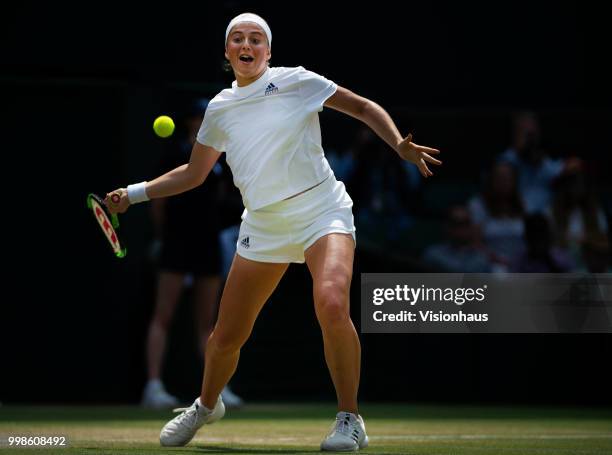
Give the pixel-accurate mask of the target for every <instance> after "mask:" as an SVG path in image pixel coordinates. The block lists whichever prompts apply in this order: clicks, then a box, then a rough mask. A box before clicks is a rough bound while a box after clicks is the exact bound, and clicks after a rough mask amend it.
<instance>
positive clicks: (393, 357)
mask: <svg viewBox="0 0 612 455" xmlns="http://www.w3.org/2000/svg"><path fill="white" fill-rule="evenodd" d="M20 5H21V6H15V5H13V6H11V7H9V8H8V9H3V11H2V15H1V16H0V44H1V50H2V54H1V56H2V57H1V61H0V95H1V99H2V104H1V109H0V115H1V116H2V118H1V120H2V125H3V141H2V146H1V147H2V150H3V152H4V157H5V162H4V164H3V166H2V169H3V170H4V172H3V174H4V179H3V183H4V186H5V187H6V188H5V194H7V193H8V195H9V197H8V198H5V210H4V214H3V219H4V220H5V222H4V226H5V229H6V231H5V242H4V245H5V249H4V251H5V255H4V258H5V261H4V262H5V267H4V271H3V290H2V291H3V298H2V307H1V308H2V309H1V310H0V330H1V335H0V337H1V338H0V341H1V344H0V359H1V360H2V363H1V364H0V401H1V402H4V403H12V402H20V403H21V402H36V403H39V402H44V403H68V402H88V403H90V402H97V403H117V402H131V403H135V402H137V401H138V400H139V398H140V391H141V388H142V386H143V384H144V380H145V369H144V358H143V357H144V355H143V352H144V339H145V333H146V325H147V322H148V318H149V316H150V314H151V309H152V303H153V300H152V287H153V278H154V276H153V270H152V267H151V264H150V263H149V262H148V260H147V247H148V244H149V242H150V240H151V238H152V232H151V230H152V227H151V225H150V223H149V222H148V212H147V209H146V207H145V206H142V207H140V206H139V207H137V208H133V209H132V210H131V211H130V212H129V213H127V214H126V215H125V216H124V217H123V218H122V224H123V226H124V232H125V235H126V238H127V243H128V245H129V249H130V254H129V255H128V257H127V258H126V259H125V260H123V261H118V260H115V258H113V257H112V255H111V254H110V253H109V251H108V246H107V245H106V244H105V243H104V242H105V241H104V239H103V238H102V237H101V236H100V235H99V233H98V232H97V229H98V228H97V226H95V225H94V223H93V222H92V220H91V219H90V217H91V215H90V214H89V212H87V210H85V196H86V194H87V193H88V192H92V191H93V192H98V193H102V194H103V193H105V192H107V191H109V190H111V189H113V188H115V187H118V186H124V185H126V184H127V183H131V182H136V181H141V180H144V179H149V178H151V177H152V172H153V169H154V168H155V165H156V162H157V159H158V157H159V154H160V151H161V148H162V146H163V141H162V140H160V139H158V138H155V137H154V136H153V134H152V132H151V123H152V120H153V119H154V118H155V117H156V116H157V115H159V114H160V113H168V114H170V115H176V113H177V112H178V109H179V108H178V106H179V104H180V102H181V100H184V99H186V98H189V97H191V96H193V95H205V96H213V95H214V94H215V93H217V92H218V91H219V90H220V89H221V88H223V87H225V86H227V85H229V83H231V81H232V79H233V78H232V77H231V76H229V75H227V74H225V73H224V72H223V71H222V61H223V36H224V32H225V27H226V25H227V23H228V21H229V20H230V19H231V18H232V17H233V16H235V15H236V14H238V13H240V12H244V11H253V12H256V13H258V14H260V15H262V16H263V17H265V18H266V19H267V21H268V23H269V24H270V26H271V29H272V32H273V46H272V53H273V57H272V65H276V66H296V65H302V66H304V67H306V68H308V69H310V70H313V71H315V72H318V73H320V74H323V75H325V76H326V77H328V78H330V79H332V80H334V81H336V82H337V83H338V84H340V85H342V86H346V87H348V88H349V89H351V90H353V91H355V92H357V93H359V94H361V95H363V96H366V97H369V98H371V99H373V100H375V101H377V102H378V103H380V104H381V105H383V106H384V107H385V108H386V109H387V110H388V111H389V112H390V113H391V114H392V115H393V116H394V118H395V119H396V121H397V124H398V127H399V128H400V130H401V131H402V132H407V131H412V132H413V133H414V134H415V138H416V139H418V142H420V143H423V144H427V145H431V146H435V147H439V148H440V149H441V150H442V151H443V154H444V155H443V158H444V161H445V165H444V167H443V168H441V169H440V170H439V171H438V172H436V178H438V179H440V180H441V181H442V182H448V183H449V184H451V185H457V189H458V190H461V185H462V182H472V183H473V182H475V181H478V179H479V175H480V170H481V169H482V168H483V167H484V165H485V163H488V162H490V161H491V160H492V157H493V155H495V154H497V153H499V152H501V151H502V150H503V149H504V147H505V146H506V145H507V144H508V143H509V140H510V126H509V125H510V118H511V113H512V112H513V111H514V110H516V109H533V110H536V111H537V112H538V113H539V114H540V115H541V119H542V129H543V131H544V136H545V137H544V141H545V144H546V145H547V147H548V148H549V149H551V150H555V153H556V154H558V155H559V156H566V155H569V154H572V153H578V154H579V155H580V156H581V157H586V158H589V159H591V160H592V161H593V162H595V163H596V164H597V166H599V168H600V169H601V172H602V174H603V175H604V176H605V175H606V174H607V173H608V172H609V170H610V166H609V165H610V161H609V154H610V152H611V151H612V147H611V139H610V133H611V131H610V130H611V126H612V122H611V121H612V116H611V112H610V101H611V99H612V98H611V97H610V87H609V85H610V84H609V82H610V80H612V79H611V78H610V76H611V74H610V70H609V69H608V66H609V65H608V63H607V60H608V59H609V45H610V43H611V42H612V41H611V39H610V34H609V32H607V31H606V25H607V24H605V23H604V19H605V14H603V12H602V11H600V10H598V7H595V6H593V5H589V4H588V3H587V2H563V3H553V2H533V3H532V2H522V1H519V2H516V1H499V2H490V3H488V4H486V5H485V4H482V3H472V2H436V1H434V2H429V1H428V2H406V3H401V4H400V3H396V2H375V3H370V4H362V5H357V4H356V3H355V2H350V3H340V2H308V3H307V4H292V3H289V2H265V3H264V2H238V1H225V2H223V1H221V2H215V3H212V2H210V3H209V2H199V3H198V4H196V5H187V4H186V3H185V4H180V3H178V2H172V3H168V4H167V5H165V6H162V5H154V4H153V3H151V4H147V6H144V5H143V6H140V7H139V9H138V10H132V9H128V7H129V6H128V4H127V3H125V4H123V5H121V4H111V3H98V4H82V5H80V6H75V5H62V4H58V3H47V4H38V5H37V4H32V3H21V4H20ZM3 8H6V7H5V6H3ZM321 123H322V129H323V137H324V146H325V147H331V148H333V147H336V148H338V147H342V146H344V145H346V143H347V142H350V141H351V140H352V139H351V135H354V133H355V132H356V131H357V126H358V125H356V122H355V121H353V120H350V119H347V118H344V117H342V116H341V115H340V114H338V113H335V112H329V111H325V112H323V113H322V114H321ZM390 153H392V152H391V151H390ZM425 188H427V187H425ZM608 194H610V193H608ZM15 195H16V197H15ZM607 204H609V201H607ZM608 206H609V205H608ZM357 228H358V229H359V226H357ZM386 253H387V252H386V251H379V252H372V251H367V252H366V251H361V250H360V249H358V252H357V261H356V265H355V280H354V284H355V285H354V295H353V313H354V315H355V320H356V323H357V324H358V322H359V320H358V315H359V311H358V310H359V309H358V302H359V299H358V284H359V273H361V272H410V271H413V269H412V268H411V266H410V265H409V264H410V261H401V260H390V259H389V258H388V256H386ZM408 259H409V258H408ZM310 285H311V282H310V278H309V276H308V273H307V271H306V269H305V267H303V266H295V265H294V266H291V268H290V270H289V272H288V274H287V276H286V277H285V279H284V280H283V282H282V283H281V285H280V287H279V289H278V291H277V292H276V293H275V295H274V296H273V297H272V299H271V301H270V303H269V304H268V305H267V306H266V308H265V309H264V311H263V313H262V315H261V317H260V319H259V321H258V323H257V325H256V328H255V332H254V334H253V337H252V339H251V340H250V341H249V342H248V343H247V345H246V346H245V348H244V350H243V353H242V357H241V364H240V366H239V369H238V373H237V376H236V378H235V381H234V388H235V389H236V391H237V392H239V393H240V394H241V395H243V396H244V397H245V399H246V400H248V401H253V400H272V399H281V398H292V399H300V400H302V399H327V400H333V399H334V392H333V389H332V386H331V381H330V380H329V377H328V373H327V371H326V369H325V367H324V363H323V352H322V342H321V340H320V335H319V329H318V327H317V324H316V320H315V317H314V314H313V311H312V302H311V300H309V299H308V298H307V297H308V296H309V295H310ZM186 297H188V296H186ZM191 314H192V312H191V309H190V307H189V303H188V298H185V304H184V305H182V306H181V307H180V310H179V314H178V316H177V318H176V320H175V322H174V326H173V329H174V330H173V331H172V336H171V340H170V347H169V351H170V352H169V355H168V356H167V361H166V368H165V380H166V382H167V385H168V388H169V390H171V391H175V392H176V393H178V394H179V395H181V396H182V397H184V398H186V399H187V398H189V397H192V396H193V395H194V394H197V391H198V389H199V381H200V379H201V376H200V369H201V367H200V365H199V363H198V359H197V351H196V347H195V337H194V333H193V328H192V321H191ZM237 317H239V316H238V315H237ZM361 338H362V343H363V379H362V388H361V397H362V399H365V400H381V401H393V402H395V401H407V402H466V403H485V402H486V403H493V402H495V403H546V404H584V405H610V404H612V394H611V393H610V384H611V383H612V374H611V373H610V372H609V364H610V358H611V356H610V354H611V351H612V350H611V348H612V337H611V336H610V335H578V334H575V335H545V334H542V335H528V336H527V335H407V334H406V335H383V334H380V335H379V334H369V335H363V336H362V337H361Z"/></svg>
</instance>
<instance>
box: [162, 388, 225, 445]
mask: <svg viewBox="0 0 612 455" xmlns="http://www.w3.org/2000/svg"><path fill="white" fill-rule="evenodd" d="M174 412H180V414H179V415H177V416H176V417H175V418H174V419H172V420H171V421H170V422H168V423H167V424H166V425H164V428H162V431H161V433H160V434H159V442H160V444H161V445H162V446H165V447H171V446H172V447H174V446H184V445H185V444H187V443H188V442H189V441H191V440H192V439H193V437H194V436H195V434H196V432H197V431H198V430H199V429H200V427H201V426H202V425H204V424H209V423H214V422H216V421H217V420H219V419H221V418H222V417H223V416H224V415H225V406H224V405H223V399H222V398H221V395H219V399H218V400H217V404H215V407H214V409H213V410H212V411H211V410H210V409H208V408H207V407H205V406H203V405H202V404H201V403H200V397H198V398H196V400H195V401H194V402H193V404H192V405H191V406H189V407H188V408H177V409H175V410H174Z"/></svg>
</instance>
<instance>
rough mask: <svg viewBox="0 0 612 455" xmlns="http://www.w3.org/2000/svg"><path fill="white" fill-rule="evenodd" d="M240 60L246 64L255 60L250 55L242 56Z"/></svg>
mask: <svg viewBox="0 0 612 455" xmlns="http://www.w3.org/2000/svg"><path fill="white" fill-rule="evenodd" d="M239 58H240V61H241V62H244V63H251V62H252V61H253V60H255V59H254V58H253V57H251V56H250V55H241V56H240V57H239Z"/></svg>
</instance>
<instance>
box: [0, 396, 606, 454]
mask: <svg viewBox="0 0 612 455" xmlns="http://www.w3.org/2000/svg"><path fill="white" fill-rule="evenodd" d="M361 413H362V415H363V416H364V418H365V421H366V425H367V430H368V435H369V437H370V447H369V448H367V449H365V450H364V451H363V453H365V454H411V455H419V454H447V455H451V454H452V455H461V454H479V455H488V454H491V455H493V454H504V455H515V454H516V455H518V454H555V455H561V454H568V455H569V454H612V409H586V408H554V407H547V408H528V407H466V406H456V407H451V406H423V405H418V406H412V405H409V404H405V405H399V404H398V405H385V404H368V403H364V404H362V407H361ZM172 415H173V414H171V413H170V412H165V411H163V412H159V411H146V410H142V409H139V408H137V407H130V406H125V407H121V406H115V407H94V406H90V407H86V406H83V407H79V406H73V407H52V406H49V407H25V406H8V405H5V406H4V407H0V439H1V440H2V441H3V442H2V444H3V446H2V447H0V452H6V453H24V454H34V453H47V454H64V453H67V454H68V453H69V454H76V453H79V454H115V453H117V454H126V455H136V454H149V453H154V454H162V453H173V452H178V453H189V454H231V453H236V454H261V455H263V454H285V453H286V454H293V455H297V454H307V453H315V452H318V447H319V443H320V442H321V439H322V438H323V436H324V435H325V434H326V432H327V430H328V429H329V428H330V426H331V424H332V419H333V416H334V415H335V407H334V405H332V404H331V403H329V404H328V403H324V404H323V403H322V404H292V405H289V404H252V405H249V406H248V407H247V408H245V409H243V410H239V411H233V410H232V411H228V413H227V414H226V417H225V418H224V419H223V420H221V421H220V422H218V423H215V424H213V425H207V426H205V427H204V428H202V430H200V432H199V433H198V434H197V436H196V438H195V439H194V440H193V441H192V442H191V443H190V444H189V445H188V446H186V447H181V448H163V447H160V446H159V443H158V436H159V431H160V429H161V427H162V426H163V424H164V423H165V422H166V421H167V420H168V419H169V418H170V417H171V416H172ZM17 435H19V436H22V435H32V436H35V435H45V436H56V435H63V436H67V437H68V439H69V442H70V446H69V447H67V448H63V449H62V448H58V447H52V448H46V449H43V448H21V449H15V448H7V447H6V440H7V439H6V438H7V437H8V436H17Z"/></svg>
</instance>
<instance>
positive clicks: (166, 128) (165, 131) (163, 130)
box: [153, 115, 174, 137]
mask: <svg viewBox="0 0 612 455" xmlns="http://www.w3.org/2000/svg"><path fill="white" fill-rule="evenodd" d="M153 131H155V134H157V135H158V136H159V137H168V136H171V135H172V133H173V132H174V120H172V119H171V118H170V117H168V116H167V115H160V116H159V117H157V118H156V119H155V121H154V122H153Z"/></svg>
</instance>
